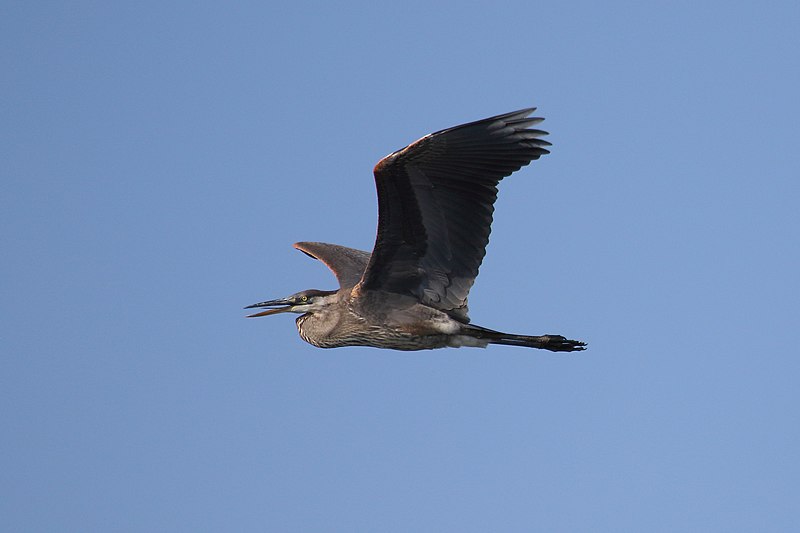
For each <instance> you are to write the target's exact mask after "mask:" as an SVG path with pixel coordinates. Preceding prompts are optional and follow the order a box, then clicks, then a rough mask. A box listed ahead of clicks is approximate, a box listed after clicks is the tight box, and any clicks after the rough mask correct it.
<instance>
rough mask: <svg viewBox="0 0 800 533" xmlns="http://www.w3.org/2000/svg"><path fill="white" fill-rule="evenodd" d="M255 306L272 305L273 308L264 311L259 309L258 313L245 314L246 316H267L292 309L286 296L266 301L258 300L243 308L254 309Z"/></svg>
mask: <svg viewBox="0 0 800 533" xmlns="http://www.w3.org/2000/svg"><path fill="white" fill-rule="evenodd" d="M257 307H274V308H275V309H267V310H266V311H261V312H260V313H254V314H252V315H247V317H246V318H255V317H257V316H269V315H275V314H278V313H285V312H286V311H289V310H291V309H292V302H290V301H289V300H287V299H286V298H279V299H277V300H267V301H266V302H259V303H257V304H253V305H248V306H247V307H245V309H254V308H257Z"/></svg>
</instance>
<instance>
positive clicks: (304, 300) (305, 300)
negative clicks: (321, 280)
mask: <svg viewBox="0 0 800 533" xmlns="http://www.w3.org/2000/svg"><path fill="white" fill-rule="evenodd" d="M300 301H301V302H307V301H308V296H306V295H303V296H301V297H300Z"/></svg>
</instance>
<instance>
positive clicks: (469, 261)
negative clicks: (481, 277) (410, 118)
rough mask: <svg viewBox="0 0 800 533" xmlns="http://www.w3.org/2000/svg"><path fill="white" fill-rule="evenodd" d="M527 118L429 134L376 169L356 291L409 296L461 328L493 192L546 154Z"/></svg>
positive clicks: (523, 113) (518, 114)
mask: <svg viewBox="0 0 800 533" xmlns="http://www.w3.org/2000/svg"><path fill="white" fill-rule="evenodd" d="M533 111H535V108H530V109H523V110H520V111H514V112H512V113H506V114H504V115H499V116H496V117H491V118H487V119H484V120H479V121H477V122H471V123H469V124H463V125H461V126H455V127H453V128H449V129H445V130H442V131H439V132H436V133H432V134H430V135H426V136H425V137H423V138H421V139H419V140H418V141H416V142H414V143H412V144H410V145H409V146H407V147H405V148H403V149H402V150H398V151H396V152H394V153H392V154H390V155H388V156H386V157H384V158H383V159H381V160H380V161H379V162H378V164H377V165H376V166H375V170H374V174H375V183H376V186H377V190H378V235H377V238H376V240H375V249H374V250H373V252H372V257H371V259H370V261H369V265H368V266H367V268H366V271H365V272H364V276H363V278H362V280H361V284H360V285H359V286H358V287H359V289H364V290H383V291H389V292H395V293H400V294H410V295H413V296H415V297H416V298H418V299H419V300H420V301H421V302H423V303H425V304H426V305H429V306H432V307H435V308H437V309H440V310H442V311H445V312H447V313H448V314H449V315H450V316H452V317H453V318H455V319H457V320H460V321H462V322H468V321H469V318H468V315H467V295H468V294H469V290H470V288H471V287H472V284H473V283H474V281H475V277H476V276H477V275H478V269H479V267H480V264H481V261H482V260H483V257H484V255H485V254H486V245H487V244H488V242H489V232H490V230H491V223H492V213H493V211H494V202H495V200H496V199H497V184H498V183H499V182H500V180H501V179H503V178H504V177H505V176H508V175H509V174H511V173H512V172H514V171H516V170H519V169H520V168H521V167H523V166H525V165H527V164H528V163H530V162H531V161H532V160H534V159H539V157H541V156H542V155H544V154H547V153H549V152H548V151H547V149H546V147H547V146H550V143H548V142H547V141H545V140H542V139H541V138H540V137H542V136H544V135H547V133H546V132H544V131H541V130H537V129H531V126H533V125H535V124H538V123H539V122H541V121H542V120H544V119H542V118H536V117H529V115H530V114H531V113H533Z"/></svg>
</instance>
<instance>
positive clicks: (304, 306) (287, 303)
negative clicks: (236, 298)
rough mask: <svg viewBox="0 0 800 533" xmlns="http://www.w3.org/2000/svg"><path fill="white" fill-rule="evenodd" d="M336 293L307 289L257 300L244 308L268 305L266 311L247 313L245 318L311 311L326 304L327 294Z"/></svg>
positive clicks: (333, 292)
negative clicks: (269, 298) (257, 301)
mask: <svg viewBox="0 0 800 533" xmlns="http://www.w3.org/2000/svg"><path fill="white" fill-rule="evenodd" d="M332 294H336V291H321V290H318V289H308V290H305V291H300V292H298V293H296V294H292V295H291V296H287V297H286V298H278V299H277V300H267V301H266V302H259V303H257V304H253V305H248V306H247V307H245V309H254V308H260V307H268V308H269V309H267V310H266V311H261V312H259V313H254V314H252V315H247V318H255V317H257V316H268V315H275V314H278V313H287V312H289V313H312V312H314V311H317V310H319V309H321V308H322V307H324V306H325V305H327V303H328V299H327V298H326V297H327V296H330V295H332Z"/></svg>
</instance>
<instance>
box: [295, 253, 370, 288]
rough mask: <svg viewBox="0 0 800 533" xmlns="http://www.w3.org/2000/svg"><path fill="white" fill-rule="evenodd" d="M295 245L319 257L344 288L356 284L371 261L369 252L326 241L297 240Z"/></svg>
mask: <svg viewBox="0 0 800 533" xmlns="http://www.w3.org/2000/svg"><path fill="white" fill-rule="evenodd" d="M294 247H295V248H297V249H298V250H300V251H301V252H303V253H304V254H306V255H308V256H310V257H313V258H314V259H319V260H320V261H322V262H323V263H324V264H325V266H327V267H328V268H329V269H331V272H333V274H334V275H335V276H336V279H337V280H339V286H340V287H341V288H343V289H347V288H351V287H353V286H355V284H356V283H358V282H359V281H360V280H361V276H363V275H364V270H366V268H367V263H369V256H370V254H369V252H364V251H361V250H356V249H355V248H347V247H346V246H339V245H338V244H327V243H324V242H296V243H294Z"/></svg>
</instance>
